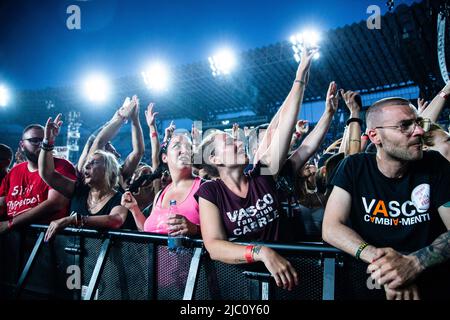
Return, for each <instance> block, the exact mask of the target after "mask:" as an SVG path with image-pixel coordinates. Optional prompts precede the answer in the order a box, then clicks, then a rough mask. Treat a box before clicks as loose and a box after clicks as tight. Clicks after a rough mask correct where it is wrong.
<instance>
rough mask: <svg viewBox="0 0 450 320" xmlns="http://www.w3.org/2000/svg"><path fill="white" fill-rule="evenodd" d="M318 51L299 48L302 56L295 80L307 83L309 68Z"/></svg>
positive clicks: (316, 48)
mask: <svg viewBox="0 0 450 320" xmlns="http://www.w3.org/2000/svg"><path fill="white" fill-rule="evenodd" d="M318 50H319V48H318V47H315V48H306V47H304V46H303V47H302V48H301V51H302V56H301V61H300V64H299V66H298V69H297V76H296V78H295V79H296V80H303V81H305V83H307V82H308V78H309V75H308V74H309V69H310V67H311V61H312V59H313V57H314V55H315V54H316V52H317V51H318Z"/></svg>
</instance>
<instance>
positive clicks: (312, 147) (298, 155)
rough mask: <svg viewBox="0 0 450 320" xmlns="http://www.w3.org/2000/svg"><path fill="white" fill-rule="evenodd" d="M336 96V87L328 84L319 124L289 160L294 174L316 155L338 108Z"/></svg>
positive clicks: (333, 84)
mask: <svg viewBox="0 0 450 320" xmlns="http://www.w3.org/2000/svg"><path fill="white" fill-rule="evenodd" d="M338 102H339V101H338V96H337V86H336V83H335V82H334V81H333V82H331V83H330V86H329V87H328V92H327V98H326V106H325V111H324V113H323V114H322V116H321V117H320V120H319V122H317V124H316V126H315V127H314V130H313V131H311V133H310V134H308V135H307V136H306V138H305V140H303V142H302V144H301V145H300V147H298V148H297V150H295V152H294V153H293V154H292V156H291V157H290V158H289V160H290V161H291V162H292V163H293V165H294V167H293V168H294V169H293V170H294V172H298V170H300V168H301V167H303V166H304V164H305V163H306V162H307V161H308V159H309V158H311V156H312V155H313V154H314V153H316V151H317V149H318V148H319V147H320V145H321V143H322V141H323V139H324V138H325V135H326V134H327V132H328V129H329V128H330V125H331V121H332V120H333V116H334V114H335V113H336V110H337V107H338Z"/></svg>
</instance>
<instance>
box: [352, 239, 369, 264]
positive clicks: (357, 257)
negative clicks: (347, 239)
mask: <svg viewBox="0 0 450 320" xmlns="http://www.w3.org/2000/svg"><path fill="white" fill-rule="evenodd" d="M368 245H369V244H368V243H367V242H362V243H361V244H360V245H359V247H358V250H357V251H356V254H355V258H356V259H358V260H361V252H362V251H363V250H364V249H365V248H367V246H368Z"/></svg>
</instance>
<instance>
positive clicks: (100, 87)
mask: <svg viewBox="0 0 450 320" xmlns="http://www.w3.org/2000/svg"><path fill="white" fill-rule="evenodd" d="M83 90H84V93H85V94H86V96H87V98H88V99H89V100H90V101H92V102H98V103H101V102H105V101H106V100H107V99H108V96H109V94H110V85H109V81H108V80H107V79H106V77H104V76H102V75H99V74H95V75H91V76H89V77H88V78H87V79H86V80H85V82H84V84H83Z"/></svg>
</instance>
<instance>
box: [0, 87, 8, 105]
mask: <svg viewBox="0 0 450 320" xmlns="http://www.w3.org/2000/svg"><path fill="white" fill-rule="evenodd" d="M8 103H9V91H8V89H7V88H6V87H5V86H4V85H0V107H6V106H7V105H8Z"/></svg>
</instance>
